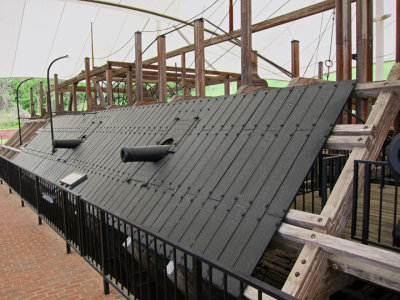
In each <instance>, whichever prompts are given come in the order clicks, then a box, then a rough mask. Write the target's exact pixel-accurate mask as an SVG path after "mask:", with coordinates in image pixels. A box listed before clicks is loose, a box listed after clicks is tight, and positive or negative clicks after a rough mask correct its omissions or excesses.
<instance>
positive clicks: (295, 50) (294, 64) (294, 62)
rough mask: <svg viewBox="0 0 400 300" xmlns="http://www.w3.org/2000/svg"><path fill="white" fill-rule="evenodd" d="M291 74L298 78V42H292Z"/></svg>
mask: <svg viewBox="0 0 400 300" xmlns="http://www.w3.org/2000/svg"><path fill="white" fill-rule="evenodd" d="M291 43H292V73H293V74H294V75H296V77H299V76H300V58H299V41H297V40H293V41H292V42H291Z"/></svg>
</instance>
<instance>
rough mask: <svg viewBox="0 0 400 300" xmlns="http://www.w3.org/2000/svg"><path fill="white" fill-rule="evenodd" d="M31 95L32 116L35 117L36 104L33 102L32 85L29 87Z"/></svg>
mask: <svg viewBox="0 0 400 300" xmlns="http://www.w3.org/2000/svg"><path fill="white" fill-rule="evenodd" d="M29 96H30V100H31V104H30V107H31V118H34V117H35V106H34V104H33V88H32V87H31V88H30V89H29Z"/></svg>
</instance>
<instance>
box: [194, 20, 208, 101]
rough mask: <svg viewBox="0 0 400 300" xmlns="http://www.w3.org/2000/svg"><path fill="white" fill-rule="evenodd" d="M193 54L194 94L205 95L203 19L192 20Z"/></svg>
mask: <svg viewBox="0 0 400 300" xmlns="http://www.w3.org/2000/svg"><path fill="white" fill-rule="evenodd" d="M194 47H195V48H194V55H195V86H196V96H200V97H204V96H205V95H206V84H205V73H204V70H205V57H204V21H203V20H202V19H200V20H197V21H195V22H194Z"/></svg>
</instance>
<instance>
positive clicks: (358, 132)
mask: <svg viewBox="0 0 400 300" xmlns="http://www.w3.org/2000/svg"><path fill="white" fill-rule="evenodd" d="M331 135H353V136H364V135H371V136H373V137H375V126H373V125H372V126H371V125H364V124H354V125H353V124H350V125H348V124H341V125H336V126H335V127H333V130H332V133H331Z"/></svg>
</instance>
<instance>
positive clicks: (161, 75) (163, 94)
mask: <svg viewBox="0 0 400 300" xmlns="http://www.w3.org/2000/svg"><path fill="white" fill-rule="evenodd" d="M157 55H158V101H159V102H164V101H166V100H167V58H166V57H167V56H166V47H165V36H164V35H161V36H159V37H158V38H157Z"/></svg>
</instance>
